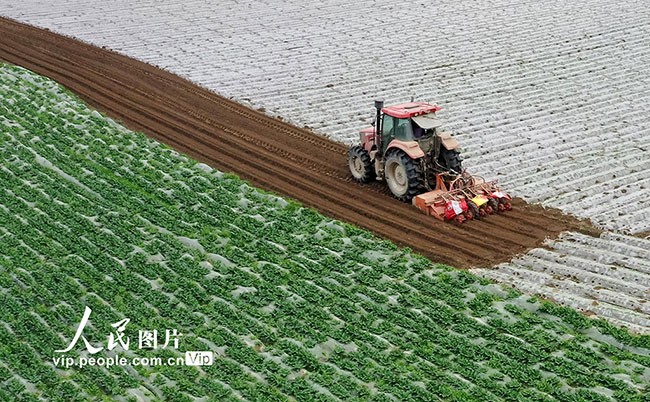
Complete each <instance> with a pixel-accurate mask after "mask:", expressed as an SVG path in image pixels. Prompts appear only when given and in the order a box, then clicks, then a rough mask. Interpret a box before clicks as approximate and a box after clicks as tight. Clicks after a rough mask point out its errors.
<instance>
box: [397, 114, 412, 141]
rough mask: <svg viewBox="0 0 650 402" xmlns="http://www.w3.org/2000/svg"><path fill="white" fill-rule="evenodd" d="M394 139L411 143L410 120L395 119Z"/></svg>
mask: <svg viewBox="0 0 650 402" xmlns="http://www.w3.org/2000/svg"><path fill="white" fill-rule="evenodd" d="M395 122H396V125H395V139H398V140H400V141H413V130H412V128H411V119H395Z"/></svg>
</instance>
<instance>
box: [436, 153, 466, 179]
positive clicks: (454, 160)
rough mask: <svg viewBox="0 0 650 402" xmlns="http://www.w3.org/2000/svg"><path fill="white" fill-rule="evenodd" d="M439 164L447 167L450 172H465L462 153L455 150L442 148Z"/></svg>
mask: <svg viewBox="0 0 650 402" xmlns="http://www.w3.org/2000/svg"><path fill="white" fill-rule="evenodd" d="M438 162H439V163H440V164H441V165H442V166H444V167H446V168H447V169H449V170H453V171H454V172H456V173H462V172H463V165H462V163H461V159H460V153H459V152H458V151H456V150H453V149H446V148H445V147H442V150H441V152H440V158H439V160H438Z"/></svg>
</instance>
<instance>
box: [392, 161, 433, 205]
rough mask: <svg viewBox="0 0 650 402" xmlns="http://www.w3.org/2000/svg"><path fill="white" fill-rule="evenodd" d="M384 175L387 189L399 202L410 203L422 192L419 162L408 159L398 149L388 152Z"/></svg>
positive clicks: (422, 179) (422, 183)
mask: <svg viewBox="0 0 650 402" xmlns="http://www.w3.org/2000/svg"><path fill="white" fill-rule="evenodd" d="M384 174H385V176H386V183H387V184H388V188H389V189H390V191H391V193H393V195H394V196H395V198H397V199H398V200H400V201H405V202H410V201H411V200H412V199H413V197H415V196H416V195H418V194H420V193H422V192H423V191H424V175H423V174H422V170H421V168H420V163H419V161H417V160H413V159H411V158H409V156H408V155H407V154H406V153H405V152H404V151H402V150H400V149H392V150H389V151H388V154H387V155H386V163H385V165H384Z"/></svg>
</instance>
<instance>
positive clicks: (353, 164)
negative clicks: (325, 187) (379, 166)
mask: <svg viewBox="0 0 650 402" xmlns="http://www.w3.org/2000/svg"><path fill="white" fill-rule="evenodd" d="M348 165H349V166H350V172H351V173H352V176H353V177H354V178H355V179H357V180H358V181H360V182H361V183H368V182H369V181H371V180H374V179H375V178H376V177H377V175H376V173H375V167H374V165H373V163H372V161H371V160H370V154H368V151H366V150H365V149H363V148H361V147H360V146H358V145H355V146H353V147H352V148H350V150H349V151H348Z"/></svg>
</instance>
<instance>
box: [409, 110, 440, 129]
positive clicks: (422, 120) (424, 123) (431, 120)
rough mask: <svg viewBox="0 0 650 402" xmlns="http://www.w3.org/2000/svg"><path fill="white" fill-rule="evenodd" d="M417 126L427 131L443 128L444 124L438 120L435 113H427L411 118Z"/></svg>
mask: <svg viewBox="0 0 650 402" xmlns="http://www.w3.org/2000/svg"><path fill="white" fill-rule="evenodd" d="M411 119H413V121H414V122H415V124H417V125H418V126H420V127H422V128H423V129H425V130H429V129H431V128H438V127H440V126H442V122H441V121H440V120H438V119H437V118H436V116H435V114H433V113H427V114H423V115H420V116H413V117H411Z"/></svg>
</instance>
